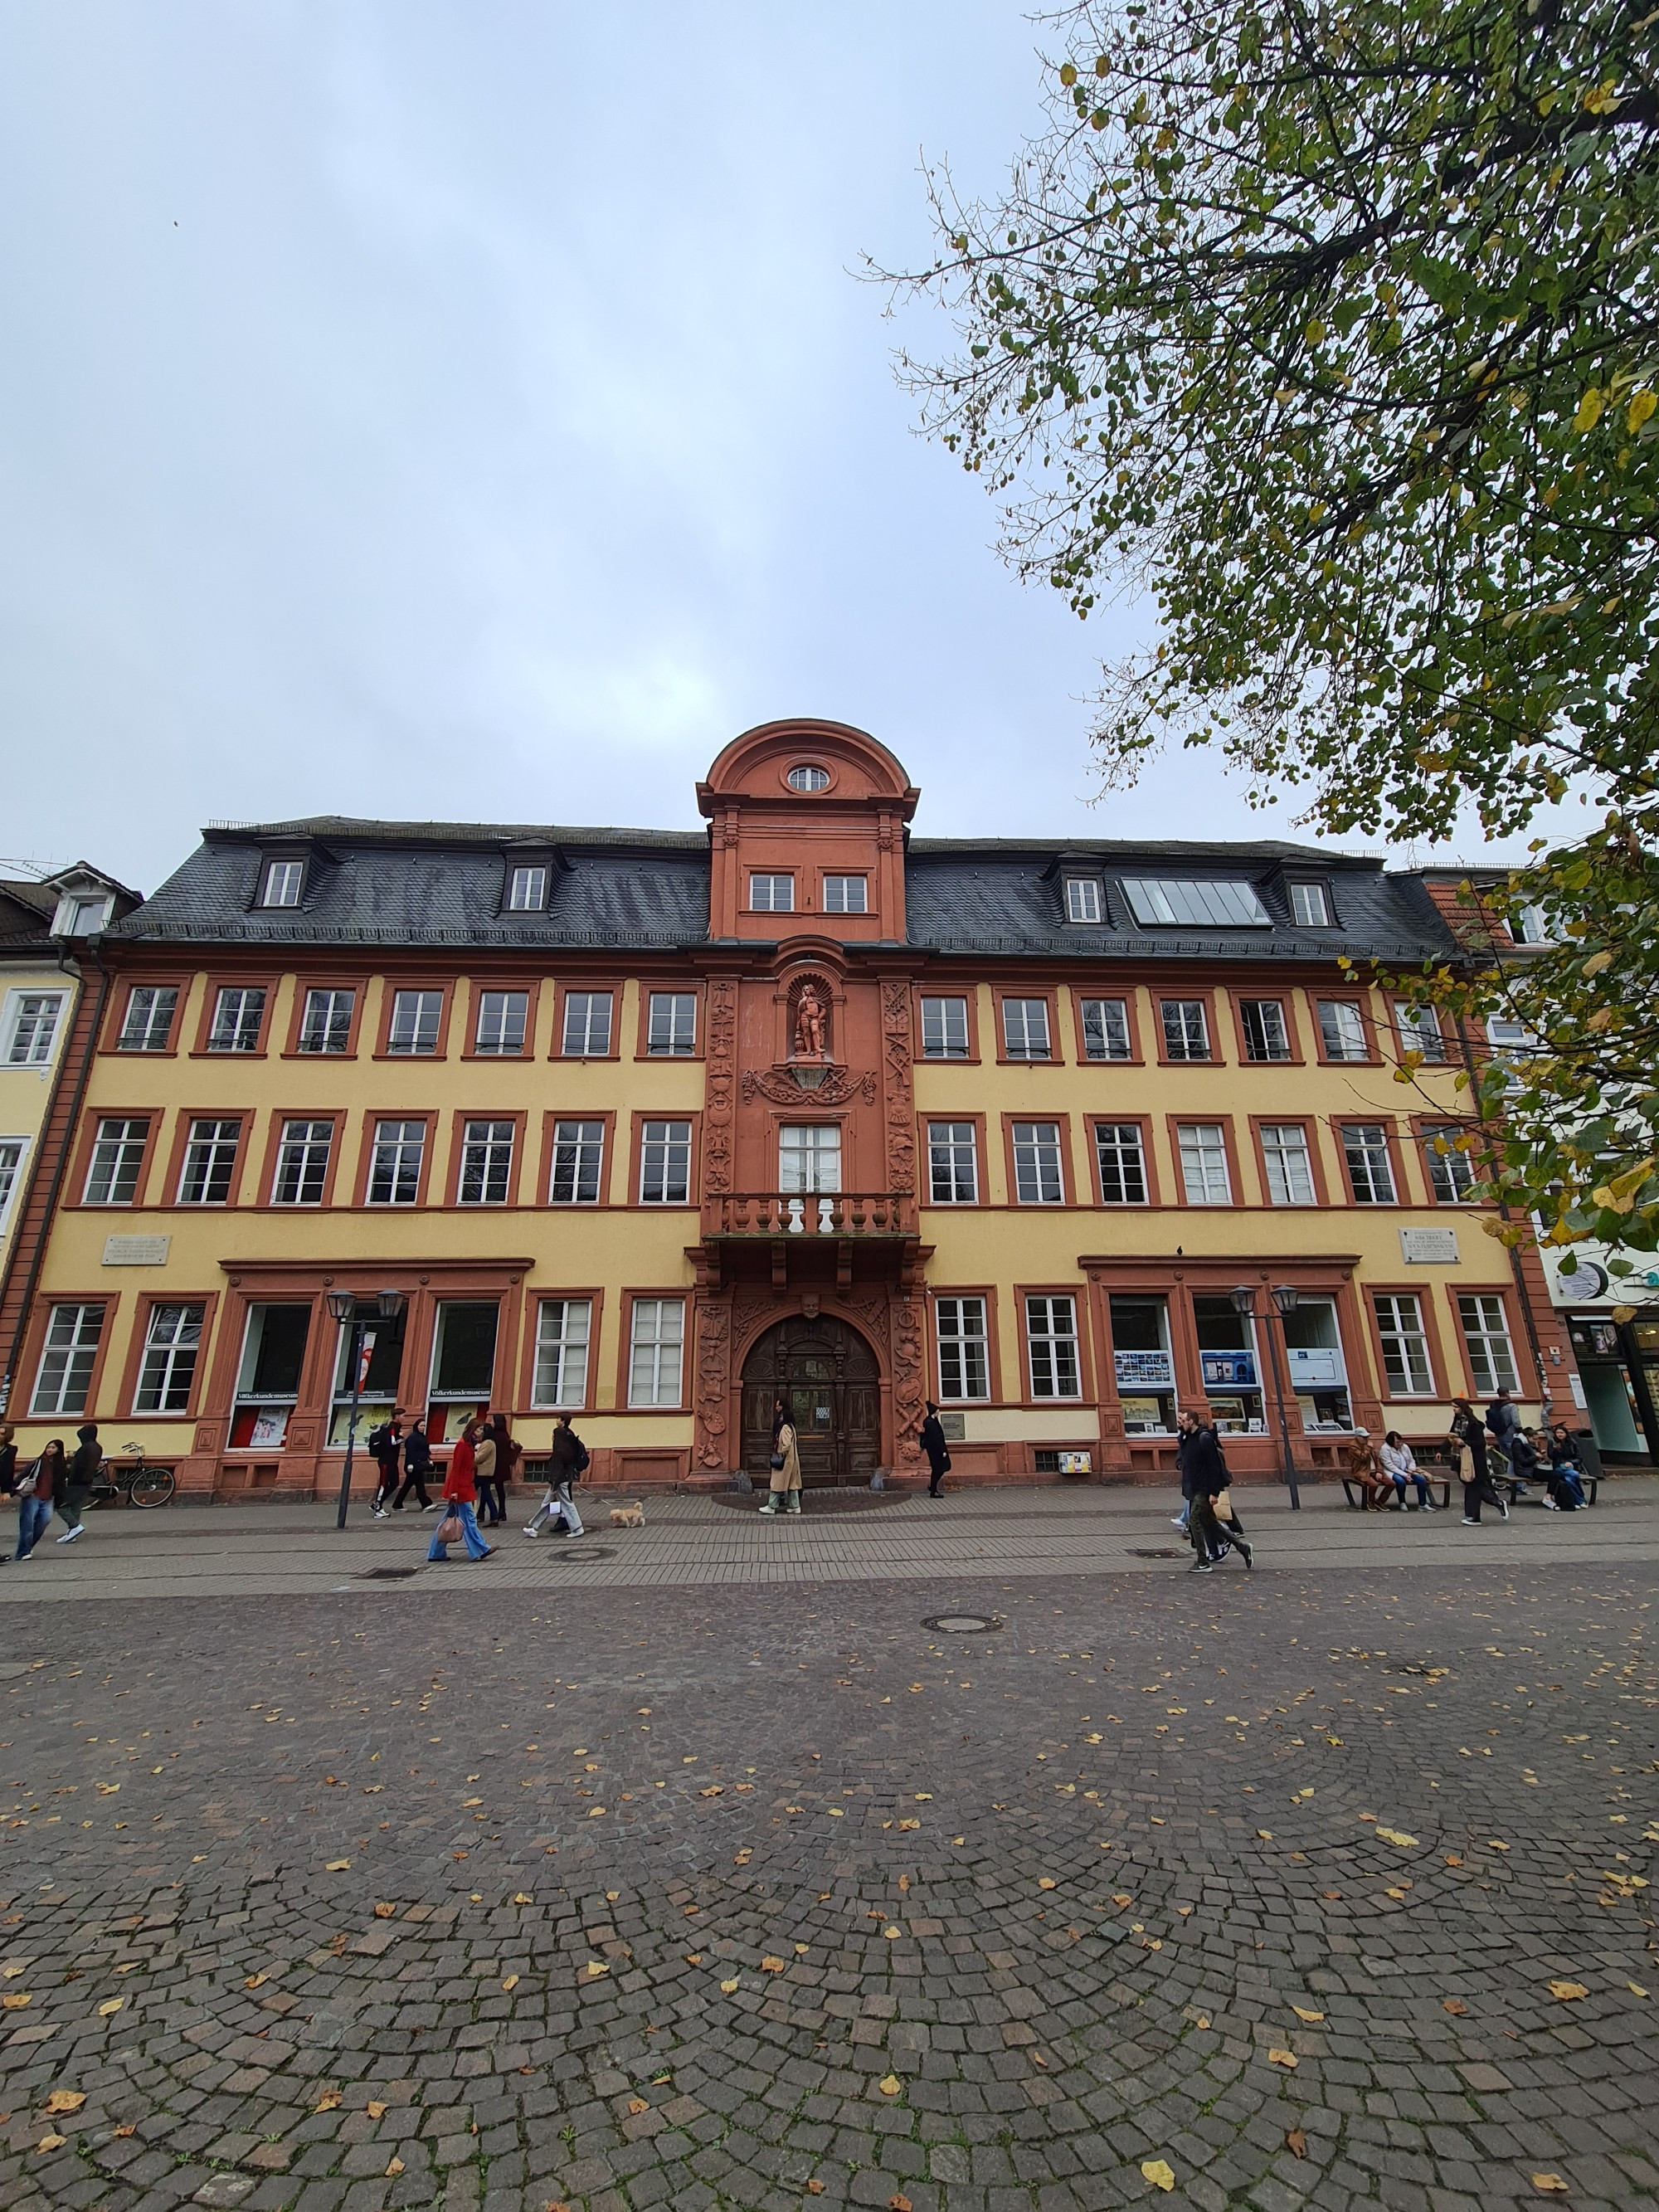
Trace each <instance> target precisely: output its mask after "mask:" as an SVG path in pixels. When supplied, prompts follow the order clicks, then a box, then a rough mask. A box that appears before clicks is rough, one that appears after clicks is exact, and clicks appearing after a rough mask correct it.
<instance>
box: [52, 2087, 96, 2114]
mask: <svg viewBox="0 0 1659 2212" xmlns="http://www.w3.org/2000/svg"><path fill="white" fill-rule="evenodd" d="M86 2101H87V2093H86V2091H85V2090H84V2089H54V2090H53V2091H52V2094H51V2096H49V2097H48V2098H47V2100H46V2108H45V2109H46V2118H48V2119H49V2120H53V2119H56V2118H57V2117H58V2114H59V2113H60V2112H79V2111H80V2109H81V2107H82V2105H84V2104H85V2103H86Z"/></svg>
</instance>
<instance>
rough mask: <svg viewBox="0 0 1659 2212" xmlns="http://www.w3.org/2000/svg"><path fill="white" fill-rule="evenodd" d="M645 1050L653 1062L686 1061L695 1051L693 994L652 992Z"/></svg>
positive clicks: (691, 992) (646, 1025) (694, 994)
mask: <svg viewBox="0 0 1659 2212" xmlns="http://www.w3.org/2000/svg"><path fill="white" fill-rule="evenodd" d="M645 1048H646V1050H647V1053H648V1054H650V1055H651V1057H652V1059H653V1060H661V1059H667V1060H672V1059H675V1058H678V1057H686V1056H689V1055H690V1054H692V1053H694V1052H696V1048H697V994H696V992H695V991H653V993H652V994H651V1002H650V1005H649V1006H648V1008H647V1013H646V1024H645Z"/></svg>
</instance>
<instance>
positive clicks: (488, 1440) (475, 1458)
mask: <svg viewBox="0 0 1659 2212" xmlns="http://www.w3.org/2000/svg"><path fill="white" fill-rule="evenodd" d="M467 1433H468V1434H469V1435H470V1436H471V1437H472V1438H473V1444H472V1486H473V1488H474V1490H475V1491H476V1492H477V1502H478V1504H479V1505H480V1506H482V1508H483V1525H484V1527H485V1528H495V1527H496V1526H497V1524H498V1523H499V1522H502V1521H505V1520H506V1518H507V1500H506V1498H504V1497H502V1496H501V1495H499V1494H498V1493H499V1492H500V1490H501V1484H500V1482H499V1481H498V1480H497V1478H496V1474H495V1469H496V1468H497V1467H498V1465H499V1464H500V1462H501V1447H500V1446H499V1445H498V1444H497V1443H496V1442H495V1431H494V1430H493V1429H492V1428H491V1427H490V1425H489V1419H488V1417H487V1416H486V1415H484V1414H483V1413H480V1414H479V1416H478V1418H477V1420H475V1421H473V1422H472V1423H471V1425H470V1426H469V1428H468V1431H467Z"/></svg>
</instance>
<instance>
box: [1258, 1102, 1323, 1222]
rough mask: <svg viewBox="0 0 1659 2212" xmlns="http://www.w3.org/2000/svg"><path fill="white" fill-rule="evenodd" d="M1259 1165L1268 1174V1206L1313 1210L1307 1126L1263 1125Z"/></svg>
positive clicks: (1314, 1194)
mask: <svg viewBox="0 0 1659 2212" xmlns="http://www.w3.org/2000/svg"><path fill="white" fill-rule="evenodd" d="M1261 1163H1262V1165H1263V1167H1264V1168H1265V1169H1266V1170H1267V1203H1268V1205H1269V1206H1312V1205H1314V1204H1315V1203H1316V1197H1317V1194H1316V1191H1315V1189H1314V1178H1313V1159H1312V1157H1311V1155H1310V1152H1309V1151H1308V1131H1307V1125H1306V1124H1305V1123H1304V1122H1302V1121H1264V1122H1262V1123H1261Z"/></svg>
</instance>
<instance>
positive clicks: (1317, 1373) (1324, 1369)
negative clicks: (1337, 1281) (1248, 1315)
mask: <svg viewBox="0 0 1659 2212" xmlns="http://www.w3.org/2000/svg"><path fill="white" fill-rule="evenodd" d="M1263 1326H1264V1327H1265V1328H1273V1326H1274V1322H1273V1320H1272V1319H1271V1318H1269V1319H1268V1320H1267V1322H1265V1323H1264V1324H1263ZM1285 1358H1286V1359H1287V1360H1288V1361H1289V1363H1290V1370H1291V1389H1292V1390H1293V1391H1294V1392H1295V1394H1296V1402H1297V1405H1298V1406H1299V1407H1300V1408H1301V1410H1302V1425H1303V1427H1304V1429H1307V1430H1310V1431H1316V1430H1320V1429H1325V1430H1332V1429H1337V1430H1342V1431H1346V1430H1349V1429H1352V1426H1353V1401H1352V1399H1351V1398H1350V1396H1349V1395H1348V1365H1347V1362H1346V1359H1345V1358H1343V1355H1342V1332H1341V1330H1340V1328H1338V1327H1337V1322H1336V1301H1335V1299H1334V1298H1314V1297H1302V1298H1299V1299H1298V1300H1297V1304H1296V1309H1295V1310H1294V1311H1293V1312H1291V1313H1288V1314H1286V1315H1285Z"/></svg>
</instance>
